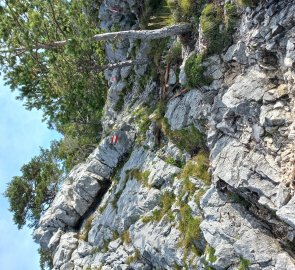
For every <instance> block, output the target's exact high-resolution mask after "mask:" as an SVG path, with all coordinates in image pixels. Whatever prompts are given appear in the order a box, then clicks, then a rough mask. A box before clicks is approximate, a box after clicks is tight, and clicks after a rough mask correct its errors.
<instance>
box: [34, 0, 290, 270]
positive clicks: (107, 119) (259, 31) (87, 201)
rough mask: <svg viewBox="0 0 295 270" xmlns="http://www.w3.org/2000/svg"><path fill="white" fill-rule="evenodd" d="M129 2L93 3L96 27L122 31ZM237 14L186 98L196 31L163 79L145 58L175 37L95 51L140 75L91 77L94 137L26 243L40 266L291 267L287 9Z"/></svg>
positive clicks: (132, 14)
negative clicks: (99, 87) (98, 88)
mask: <svg viewBox="0 0 295 270" xmlns="http://www.w3.org/2000/svg"><path fill="white" fill-rule="evenodd" d="M139 2H140V1H132V0H124V1H123V0H121V1H115V0H104V1H103V2H102V5H101V6H100V12H99V18H100V20H101V24H102V28H103V29H105V30H107V31H110V30H113V27H114V26H116V27H118V28H120V29H121V30H125V29H136V28H137V27H138V18H139V17H140V12H141V11H140V7H139ZM221 2H222V1H221ZM226 2H230V1H226ZM220 5H223V3H221V4H220ZM114 9H115V10H120V12H114ZM239 12H240V16H239V19H238V21H237V23H236V28H235V32H234V34H233V43H232V45H230V46H227V48H225V49H224V50H223V52H222V53H219V54H214V53H211V54H210V55H209V56H208V57H206V58H205V60H204V61H203V62H202V64H201V66H202V70H204V75H205V76H207V78H210V80H209V82H208V83H207V85H200V87H196V88H192V87H186V88H184V86H187V83H186V82H187V80H188V77H187V75H186V72H185V63H186V61H187V59H189V57H190V55H192V54H194V53H199V52H200V51H201V50H202V48H205V47H206V43H205V42H204V41H203V40H204V38H203V33H202V29H201V28H199V26H198V25H197V24H195V25H194V29H193V33H194V34H193V35H191V36H186V37H182V39H181V40H182V41H183V42H182V44H183V45H182V58H183V59H182V60H181V63H180V65H173V66H167V67H166V66H165V64H163V66H162V71H161V70H156V73H158V75H159V74H160V77H161V76H162V77H166V80H164V82H163V80H156V79H155V76H154V74H153V73H154V72H153V70H151V67H150V64H149V62H148V61H149V60H151V59H152V58H154V56H155V54H158V52H160V56H159V59H160V60H161V61H162V62H160V63H163V57H165V55H166V54H168V50H169V48H171V47H173V46H174V44H175V43H176V42H177V41H176V38H171V39H170V40H169V41H166V43H165V46H166V47H165V48H164V49H162V48H161V42H156V43H153V42H146V41H144V40H143V41H141V42H137V41H134V40H121V41H118V42H115V43H112V44H111V43H107V44H106V55H107V58H108V60H109V61H110V62H116V61H118V60H119V61H122V60H126V59H130V58H131V57H133V58H134V59H140V60H147V64H144V65H140V66H134V67H124V68H121V69H120V68H117V69H114V70H107V71H106V72H105V76H106V78H107V80H108V81H109V91H108V100H107V103H106V106H105V111H104V118H103V127H104V132H103V136H102V137H103V139H102V140H101V142H100V144H99V146H98V147H97V149H96V150H95V151H94V152H93V153H92V154H91V155H90V156H89V158H88V159H87V160H86V162H85V163H83V164H80V165H78V166H76V167H75V168H74V169H73V170H72V171H71V173H70V174H69V175H68V177H67V179H66V181H65V183H64V184H63V186H62V188H61V190H60V192H59V193H58V194H57V196H56V198H55V200H54V202H53V204H52V205H51V206H50V208H49V209H48V210H47V212H46V213H45V215H44V216H43V217H42V218H41V220H40V226H39V228H38V229H37V230H36V231H35V233H34V237H35V239H36V241H37V242H38V243H40V245H41V247H42V248H44V249H48V250H50V252H52V254H53V262H54V269H63V270H69V269H75V270H78V269H84V270H85V269H240V270H242V269H253V270H254V269H269V270H270V269H277V270H291V269H295V196H294V190H295V173H294V172H295V169H294V168H295V167H294V165H295V163H294V162H295V156H294V155H295V153H294V148H295V145H294V136H295V120H294V119H295V118H294V116H295V114H294V110H295V106H294V101H295V98H294V95H295V87H294V80H295V5H294V3H293V1H288V0H281V1H275V0H269V1H260V3H259V4H258V5H257V6H256V7H253V8H244V9H241V10H240V11H239ZM161 50H162V51H161ZM179 66H180V69H178V67H179ZM165 71H166V75H165ZM161 72H162V73H161ZM168 74H169V75H168ZM158 77H159V76H158ZM163 89H164V90H163ZM163 92H164V94H163ZM163 96H164V97H163ZM114 135H116V136H118V142H117V143H112V136H114ZM207 170H208V171H209V173H208V172H207Z"/></svg>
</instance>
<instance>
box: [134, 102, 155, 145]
mask: <svg viewBox="0 0 295 270" xmlns="http://www.w3.org/2000/svg"><path fill="white" fill-rule="evenodd" d="M151 113H152V108H148V107H147V106H143V107H141V108H139V109H138V110H137V111H136V112H135V113H134V117H135V122H136V124H137V126H138V129H139V134H138V137H137V138H136V142H137V143H141V142H143V141H144V140H145V139H146V132H147V131H148V129H149V127H150V125H151V120H150V119H149V116H150V114H151Z"/></svg>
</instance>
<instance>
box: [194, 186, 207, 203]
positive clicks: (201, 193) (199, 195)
mask: <svg viewBox="0 0 295 270" xmlns="http://www.w3.org/2000/svg"><path fill="white" fill-rule="evenodd" d="M205 192H206V190H205V189H203V188H201V189H200V190H198V192H197V194H196V195H195V203H196V204H197V205H198V206H199V207H200V200H201V198H202V197H203V196H204V194H205Z"/></svg>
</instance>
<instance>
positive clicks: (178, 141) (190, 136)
mask: <svg viewBox="0 0 295 270" xmlns="http://www.w3.org/2000/svg"><path fill="white" fill-rule="evenodd" d="M161 127H162V130H163V132H164V134H165V135H166V136H168V137H169V138H170V140H171V141H172V142H173V143H174V144H175V145H176V146H177V147H178V148H179V149H181V150H186V151H187V152H189V153H193V152H194V151H195V149H196V148H200V147H202V146H204V135H203V134H202V133H201V132H200V131H199V130H197V129H196V128H195V127H194V126H193V125H192V126H190V127H187V128H184V129H182V130H171V129H170V125H169V123H168V120H167V118H163V119H162V121H161Z"/></svg>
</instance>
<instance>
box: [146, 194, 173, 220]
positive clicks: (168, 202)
mask: <svg viewBox="0 0 295 270" xmlns="http://www.w3.org/2000/svg"><path fill="white" fill-rule="evenodd" d="M174 202H175V196H174V194H171V193H170V192H168V191H166V192H165V193H164V194H163V196H162V199H161V203H160V207H161V209H156V210H154V211H153V212H152V215H150V216H145V217H143V218H142V222H143V223H148V222H153V221H156V222H159V221H160V220H161V219H162V218H163V217H164V215H167V218H168V219H169V220H170V221H173V220H174V216H173V213H172V211H171V207H172V205H173V203H174Z"/></svg>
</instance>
